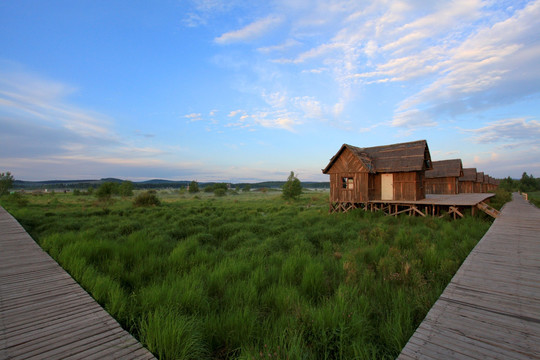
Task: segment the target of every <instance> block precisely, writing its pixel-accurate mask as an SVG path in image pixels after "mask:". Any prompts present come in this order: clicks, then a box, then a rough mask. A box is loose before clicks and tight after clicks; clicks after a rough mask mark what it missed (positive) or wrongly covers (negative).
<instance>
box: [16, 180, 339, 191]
mask: <svg viewBox="0 0 540 360" xmlns="http://www.w3.org/2000/svg"><path fill="white" fill-rule="evenodd" d="M123 181H124V180H121V179H117V178H103V179H99V180H46V181H24V180H15V181H14V182H13V188H14V189H27V190H35V189H87V188H89V187H94V188H96V187H99V186H100V185H101V184H103V183H104V182H115V183H120V182H123ZM190 182H191V181H187V180H180V181H174V180H163V179H152V180H145V181H133V185H134V187H135V189H168V188H172V189H179V188H182V187H186V186H187V185H189V183H190ZM225 183H227V184H231V187H233V188H235V187H239V188H242V187H244V186H245V185H249V186H250V187H251V188H252V189H262V188H270V189H277V188H281V187H282V186H283V184H285V181H263V182H258V183H230V182H225ZM213 184H216V182H199V186H201V187H203V188H204V187H205V186H208V185H213ZM302 186H303V187H304V188H310V189H328V188H330V182H315V181H305V182H302Z"/></svg>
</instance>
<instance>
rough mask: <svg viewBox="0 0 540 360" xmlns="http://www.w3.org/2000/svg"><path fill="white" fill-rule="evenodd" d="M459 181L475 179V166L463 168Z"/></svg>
mask: <svg viewBox="0 0 540 360" xmlns="http://www.w3.org/2000/svg"><path fill="white" fill-rule="evenodd" d="M458 180H459V181H476V168H465V169H463V176H461V177H460V178H459V179H458Z"/></svg>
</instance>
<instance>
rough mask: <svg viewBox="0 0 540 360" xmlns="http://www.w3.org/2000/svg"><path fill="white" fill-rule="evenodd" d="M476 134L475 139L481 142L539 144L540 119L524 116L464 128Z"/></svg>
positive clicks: (522, 144) (514, 144)
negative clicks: (525, 117)
mask: <svg viewBox="0 0 540 360" xmlns="http://www.w3.org/2000/svg"><path fill="white" fill-rule="evenodd" d="M464 131H466V132H470V133H473V134H475V136H474V138H473V139H474V141H475V142H477V143H480V144H489V143H501V142H504V143H510V145H512V146H511V147H516V145H518V144H519V145H520V146H529V145H530V144H531V143H533V144H538V143H539V139H540V121H537V120H529V121H527V119H524V118H518V119H503V120H498V121H495V122H493V123H491V124H489V125H487V126H484V127H481V128H478V129H474V130H464Z"/></svg>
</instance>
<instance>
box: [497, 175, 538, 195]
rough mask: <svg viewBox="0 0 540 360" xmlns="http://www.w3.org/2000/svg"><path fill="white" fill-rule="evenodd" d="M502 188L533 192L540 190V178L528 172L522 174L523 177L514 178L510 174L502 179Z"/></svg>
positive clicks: (500, 185)
mask: <svg viewBox="0 0 540 360" xmlns="http://www.w3.org/2000/svg"><path fill="white" fill-rule="evenodd" d="M499 188H500V189H504V190H507V191H522V192H525V193H527V192H533V191H540V178H535V177H534V176H533V175H532V174H531V175H528V174H527V173H526V172H524V173H523V175H521V179H519V180H516V179H512V178H511V177H510V176H509V177H507V178H505V179H502V180H501V182H500V184H499Z"/></svg>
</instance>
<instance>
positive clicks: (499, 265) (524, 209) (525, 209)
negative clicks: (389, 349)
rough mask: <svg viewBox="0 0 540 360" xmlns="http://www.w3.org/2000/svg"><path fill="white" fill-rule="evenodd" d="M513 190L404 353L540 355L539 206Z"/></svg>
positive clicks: (415, 355) (470, 356) (423, 355)
mask: <svg viewBox="0 0 540 360" xmlns="http://www.w3.org/2000/svg"><path fill="white" fill-rule="evenodd" d="M513 197H514V199H513V200H512V201H511V202H509V203H507V204H506V205H504V207H503V208H502V211H501V214H500V216H499V217H498V218H497V219H496V220H495V222H494V223H493V225H492V226H491V228H490V229H489V231H488V232H487V233H486V234H485V235H484V237H483V238H482V239H481V240H480V242H479V243H478V244H477V245H476V247H475V248H474V249H473V250H472V251H471V253H470V254H469V256H468V257H467V259H465V261H464V262H463V264H462V265H461V267H460V268H459V270H458V271H457V273H456V274H455V275H454V277H453V278H452V280H451V282H450V283H449V284H448V286H447V287H446V289H445V290H444V292H443V293H442V294H441V296H440V297H439V299H438V300H437V302H436V303H435V304H434V305H433V307H432V308H431V310H430V311H429V312H428V314H427V316H426V318H425V319H424V321H423V322H422V323H421V324H420V326H419V327H418V329H416V332H415V333H414V334H413V336H412V337H411V338H410V339H409V341H408V343H407V345H406V346H405V347H404V348H403V350H402V352H401V354H400V355H399V357H398V359H400V360H401V359H402V360H410V359H505V360H506V359H539V358H540V286H539V283H538V279H539V278H540V241H538V233H539V232H540V210H539V209H538V208H536V207H534V206H533V205H531V204H529V203H528V202H526V201H525V200H524V199H523V198H521V196H519V195H518V194H514V195H513Z"/></svg>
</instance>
